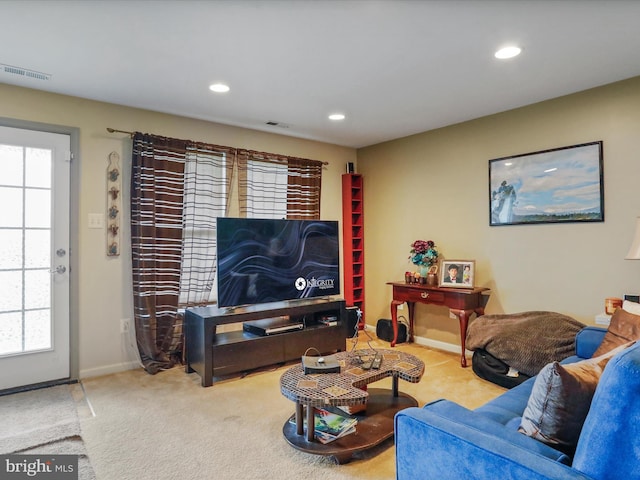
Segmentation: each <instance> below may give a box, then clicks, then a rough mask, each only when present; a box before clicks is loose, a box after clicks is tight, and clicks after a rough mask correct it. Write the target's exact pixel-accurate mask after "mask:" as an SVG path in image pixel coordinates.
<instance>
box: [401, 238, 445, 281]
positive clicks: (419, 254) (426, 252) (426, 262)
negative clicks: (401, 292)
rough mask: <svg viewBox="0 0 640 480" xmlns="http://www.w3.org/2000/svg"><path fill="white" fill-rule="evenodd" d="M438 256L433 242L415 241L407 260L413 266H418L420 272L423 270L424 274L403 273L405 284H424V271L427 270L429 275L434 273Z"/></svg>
mask: <svg viewBox="0 0 640 480" xmlns="http://www.w3.org/2000/svg"><path fill="white" fill-rule="evenodd" d="M438 255H440V254H439V253H438V250H437V248H436V244H435V243H434V242H433V240H416V241H415V242H413V243H412V244H411V250H410V251H409V260H411V263H413V264H414V265H417V266H419V267H420V269H421V270H425V272H424V273H423V274H422V275H421V273H420V272H405V274H404V276H405V281H406V282H407V283H426V280H427V279H426V278H425V277H426V275H427V272H426V270H427V269H428V270H429V273H435V272H436V270H437V268H438V267H437V264H438ZM434 265H435V267H434ZM434 278H435V276H434Z"/></svg>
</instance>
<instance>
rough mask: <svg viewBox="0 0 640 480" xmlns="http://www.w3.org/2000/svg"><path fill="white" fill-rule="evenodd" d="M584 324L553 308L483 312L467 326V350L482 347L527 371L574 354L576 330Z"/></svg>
mask: <svg viewBox="0 0 640 480" xmlns="http://www.w3.org/2000/svg"><path fill="white" fill-rule="evenodd" d="M582 328H584V324H582V323H580V322H579V321H577V320H575V319H574V318H571V317H568V316H566V315H562V314H560V313H555V312H522V313H514V314H501V315H483V316H481V317H478V318H476V319H475V320H474V321H473V322H471V325H469V329H468V330H467V344H466V347H467V348H468V349H469V350H477V349H483V350H485V351H487V352H489V353H490V354H491V355H493V356H494V357H496V358H498V359H500V360H502V361H503V362H504V363H506V364H507V365H509V366H510V367H513V368H515V369H516V370H518V371H520V372H522V373H524V374H526V375H530V376H533V375H536V374H537V373H538V372H539V371H540V370H541V369H542V367H544V366H545V365H546V364H547V363H551V362H553V361H560V360H562V359H564V358H566V357H569V356H571V355H575V337H576V334H577V333H578V332H579V331H580V330H581V329H582Z"/></svg>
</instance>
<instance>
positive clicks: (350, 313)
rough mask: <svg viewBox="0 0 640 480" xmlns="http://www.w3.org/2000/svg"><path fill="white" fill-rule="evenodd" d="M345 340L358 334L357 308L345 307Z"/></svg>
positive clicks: (358, 309)
mask: <svg viewBox="0 0 640 480" xmlns="http://www.w3.org/2000/svg"><path fill="white" fill-rule="evenodd" d="M346 310H347V338H351V337H354V336H356V335H357V334H358V320H359V318H358V317H359V315H358V312H359V311H360V308H358V307H347V309H346Z"/></svg>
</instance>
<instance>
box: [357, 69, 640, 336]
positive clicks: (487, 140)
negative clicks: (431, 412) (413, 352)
mask: <svg viewBox="0 0 640 480" xmlns="http://www.w3.org/2000/svg"><path fill="white" fill-rule="evenodd" d="M455 101H456V100H455V99H452V102H453V103H454V104H455ZM639 132H640V77H638V78H634V79H630V80H627V81H623V82H619V83H615V84H611V85H608V86H604V87H600V88H596V89H593V90H589V91H586V92H582V93H578V94H574V95H570V96H566V97H562V98H558V99H555V100H550V101H546V102H542V103H538V104H535V105H531V106H527V107H523V108H520V109H517V110H512V111H509V112H505V113H501V114H498V115H493V116H489V117H484V118H480V119H477V120H474V121H470V122H466V123H462V124H458V125H454V126H450V127H447V128H442V129H439V130H434V131H429V132H425V133H421V134H418V135H413V136H411V137H406V138H402V139H398V140H394V141H390V142H386V143H383V144H379V145H374V146H371V147H367V148H363V149H360V150H358V171H359V173H362V174H363V177H364V185H365V190H364V193H365V200H364V206H365V252H366V254H365V265H366V297H365V300H366V303H365V306H366V309H365V310H366V321H367V323H368V324H370V325H374V324H375V322H376V321H377V319H378V318H390V314H389V302H390V301H391V287H389V286H387V285H385V282H388V281H391V280H401V279H402V278H403V274H404V271H405V270H409V269H411V267H412V265H411V264H410V263H409V262H408V260H407V256H408V253H409V245H410V244H411V242H413V241H414V240H416V239H425V240H426V239H432V240H434V241H435V242H436V244H437V245H438V246H439V247H440V250H441V252H442V253H443V254H444V256H445V258H449V259H475V260H476V283H477V284H478V285H479V286H484V287H490V288H491V291H492V294H491V297H490V300H489V303H488V305H487V313H509V312H512V313H513V312H520V311H527V310H552V311H557V312H561V313H564V314H567V315H570V316H573V317H574V318H576V319H578V320H580V321H582V322H584V323H587V324H593V323H594V316H595V315H596V314H598V313H600V312H602V311H604V299H605V297H609V296H622V295H623V294H624V293H637V292H639V291H640V263H639V262H634V261H629V260H624V256H625V254H626V253H627V249H628V248H629V246H630V244H631V239H632V235H633V231H634V227H635V219H636V217H637V216H638V215H640V194H639V193H638V192H639V187H638V183H639V181H640V158H639V156H640V149H639V148H638V138H639ZM597 140H602V141H603V142H604V191H605V222H604V223H582V224H580V223H578V224H555V225H551V224H548V225H523V226H501V227H489V226H488V223H489V213H488V202H489V200H488V197H489V194H488V160H490V159H493V158H499V157H503V156H509V155H516V154H522V153H528V152H533V151H538V150H544V149H550V148H554V147H563V146H568V145H575V144H579V143H586V142H592V141H597ZM404 313H405V315H406V310H405V312H404ZM447 314H448V312H447V311H446V309H442V308H440V307H432V306H424V305H419V306H418V307H417V314H416V318H417V329H416V333H417V335H419V336H421V337H424V338H426V339H427V343H429V341H432V342H433V343H437V342H446V343H450V344H456V345H459V337H458V335H459V334H458V326H457V322H456V321H455V320H450V319H449V318H448V315H447Z"/></svg>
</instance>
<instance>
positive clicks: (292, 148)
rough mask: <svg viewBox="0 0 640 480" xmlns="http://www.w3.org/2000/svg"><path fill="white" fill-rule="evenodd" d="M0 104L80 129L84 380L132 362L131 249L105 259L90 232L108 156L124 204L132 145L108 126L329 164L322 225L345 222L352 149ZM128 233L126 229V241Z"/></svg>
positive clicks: (51, 99) (156, 120) (194, 123)
mask: <svg viewBox="0 0 640 480" xmlns="http://www.w3.org/2000/svg"><path fill="white" fill-rule="evenodd" d="M0 99H2V100H1V101H0V117H5V118H9V119H17V120H25V121H31V122H42V123H48V124H55V125H65V126H71V127H77V128H79V129H80V152H79V158H77V159H76V162H79V178H80V205H79V214H78V217H79V218H75V219H72V222H74V223H75V224H76V228H75V231H74V232H73V233H74V234H75V235H78V236H79V252H77V254H76V255H75V256H74V258H75V262H74V263H73V264H72V267H73V268H75V269H77V273H78V285H77V286H76V287H77V291H78V292H79V298H78V304H79V307H78V317H79V318H78V321H79V345H75V346H74V348H79V370H80V376H81V377H86V376H92V375H98V374H103V373H109V372H113V371H118V370H123V369H126V368H129V366H130V365H131V363H130V362H131V361H132V360H133V358H134V357H133V356H132V354H131V350H130V348H129V347H128V344H129V341H128V339H127V338H125V337H124V336H123V335H121V334H120V319H121V318H132V315H133V313H132V312H133V307H132V298H131V275H130V267H131V257H130V255H131V254H130V247H129V246H128V245H126V244H125V245H123V250H122V254H121V255H120V256H119V257H115V258H114V257H107V255H106V253H105V252H106V234H105V230H104V229H97V230H95V229H89V228H88V215H89V213H104V212H105V210H106V193H105V186H106V177H105V175H106V169H107V157H108V155H109V153H110V152H112V151H116V152H118V153H119V154H120V155H121V158H122V161H123V167H124V168H123V170H124V177H123V187H124V190H125V203H126V201H127V198H128V197H126V194H127V193H128V182H129V178H130V177H129V175H128V172H127V165H128V164H129V158H130V157H129V155H130V143H131V141H130V139H129V137H128V136H127V135H122V134H110V133H107V130H106V128H107V127H112V128H116V129H119V130H125V131H136V130H137V131H142V132H148V133H154V134H158V135H165V136H169V137H175V138H185V139H193V140H199V141H203V142H209V143H214V144H219V145H228V146H233V147H241V148H249V149H253V150H259V151H266V152H273V153H280V154H283V155H293V156H298V157H303V158H311V159H316V160H322V161H327V162H329V165H327V166H326V167H325V170H324V172H323V177H322V182H323V185H322V187H323V195H322V201H321V211H322V218H323V219H326V220H341V218H342V206H341V205H342V202H341V194H340V192H341V175H342V173H343V172H344V171H345V164H346V163H347V162H355V159H356V152H355V150H354V149H350V148H344V147H338V146H335V145H329V144H324V143H319V142H313V141H308V140H301V139H295V138H291V137H285V136H282V135H276V134H270V133H263V132H258V131H254V130H248V129H242V128H236V127H229V126H223V125H219V124H214V123H210V122H204V121H199V120H192V119H187V118H183V117H178V116H172V115H163V114H158V113H153V112H149V111H144V110H138V109H133V108H126V107H121V106H117V105H111V104H106V103H100V102H94V101H90V100H83V99H79V98H75V97H68V96H62V95H55V94H48V93H44V92H40V91H36V90H30V89H25V88H18V87H13V86H9V85H2V84H0ZM126 218H128V216H126ZM128 231H129V230H128V228H127V227H126V226H125V228H123V231H122V233H123V238H126V236H127V233H128Z"/></svg>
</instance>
